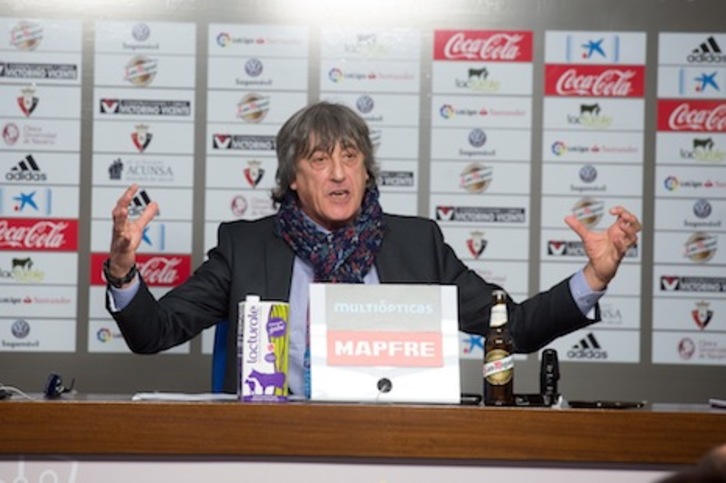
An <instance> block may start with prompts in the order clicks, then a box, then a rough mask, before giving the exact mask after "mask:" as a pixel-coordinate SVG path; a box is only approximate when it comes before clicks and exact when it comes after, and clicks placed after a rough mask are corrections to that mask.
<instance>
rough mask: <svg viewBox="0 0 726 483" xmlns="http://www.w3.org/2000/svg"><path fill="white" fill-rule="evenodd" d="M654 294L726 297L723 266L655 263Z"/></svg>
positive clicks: (680, 296) (685, 296)
mask: <svg viewBox="0 0 726 483" xmlns="http://www.w3.org/2000/svg"><path fill="white" fill-rule="evenodd" d="M653 296H654V297H668V298H671V297H672V298H691V299H693V298H698V299H702V298H704V297H708V298H709V299H726V270H724V268H723V267H712V266H686V265H676V266H673V265H659V264H655V265H653Z"/></svg>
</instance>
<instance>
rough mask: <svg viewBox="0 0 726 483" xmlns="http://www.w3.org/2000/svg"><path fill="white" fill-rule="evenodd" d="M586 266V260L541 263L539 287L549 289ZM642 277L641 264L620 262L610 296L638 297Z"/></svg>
mask: <svg viewBox="0 0 726 483" xmlns="http://www.w3.org/2000/svg"><path fill="white" fill-rule="evenodd" d="M584 266H585V263H584V262H549V261H544V262H542V263H541V264H540V283H539V289H540V290H547V289H549V288H550V287H552V286H554V285H556V284H557V283H559V282H561V281H562V280H564V279H565V278H569V277H571V276H572V275H573V274H574V273H575V272H577V271H579V270H582V268H583V267H584ZM640 278H641V269H640V265H638V264H636V263H630V262H628V261H624V262H623V263H621V264H620V267H619V268H618V273H617V275H616V276H615V278H613V279H612V280H611V281H610V283H609V284H608V287H607V294H608V296H610V295H614V296H618V297H625V296H632V297H638V296H639V294H640Z"/></svg>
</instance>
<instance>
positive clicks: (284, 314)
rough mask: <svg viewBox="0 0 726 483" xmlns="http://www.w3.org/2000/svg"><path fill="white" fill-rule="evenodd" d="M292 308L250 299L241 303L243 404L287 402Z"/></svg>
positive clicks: (239, 341)
mask: <svg viewBox="0 0 726 483" xmlns="http://www.w3.org/2000/svg"><path fill="white" fill-rule="evenodd" d="M289 321H290V304H288V303H287V302H276V301H264V300H260V297H258V296H256V295H248V296H247V297H246V299H245V300H244V301H243V302H240V303H239V321H238V328H239V330H238V339H237V361H238V364H239V367H238V369H239V381H238V385H237V396H238V397H239V400H240V401H252V402H259V401H264V402H285V401H287V394H288V378H287V375H288V362H289V356H288V346H289V341H290V331H289V330H288V324H289Z"/></svg>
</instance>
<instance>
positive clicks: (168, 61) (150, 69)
mask: <svg viewBox="0 0 726 483" xmlns="http://www.w3.org/2000/svg"><path fill="white" fill-rule="evenodd" d="M195 67H196V59H195V58H194V56H178V55H174V56H172V55H163V54H161V53H157V52H154V53H151V52H149V53H144V54H130V53H129V54H99V53H97V54H96V57H95V59H94V68H93V75H94V81H95V83H96V85H97V86H117V87H155V88H160V87H163V88H172V89H173V88H190V89H191V88H194V83H195V81H196V72H195Z"/></svg>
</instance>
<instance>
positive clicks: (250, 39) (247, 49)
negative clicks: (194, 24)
mask: <svg viewBox="0 0 726 483" xmlns="http://www.w3.org/2000/svg"><path fill="white" fill-rule="evenodd" d="M208 48H209V55H210V56H213V55H214V56H231V57H237V58H238V57H240V56H245V55H259V56H262V57H268V56H269V57H307V56H308V28H307V27H302V26H295V25H257V24H224V23H213V24H210V25H209V37H208Z"/></svg>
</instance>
